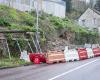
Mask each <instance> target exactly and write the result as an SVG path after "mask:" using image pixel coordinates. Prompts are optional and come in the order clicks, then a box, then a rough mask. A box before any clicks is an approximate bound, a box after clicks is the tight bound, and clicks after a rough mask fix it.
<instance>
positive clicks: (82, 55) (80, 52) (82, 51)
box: [78, 48, 88, 60]
mask: <svg viewBox="0 0 100 80" xmlns="http://www.w3.org/2000/svg"><path fill="white" fill-rule="evenodd" d="M78 55H79V59H80V60H84V59H87V58H88V55H87V51H86V49H85V48H79V49H78Z"/></svg>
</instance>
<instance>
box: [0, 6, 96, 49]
mask: <svg viewBox="0 0 100 80" xmlns="http://www.w3.org/2000/svg"><path fill="white" fill-rule="evenodd" d="M35 25H36V14H35V13H33V12H30V13H27V12H21V11H18V10H16V9H13V8H9V7H7V6H4V5H0V26H1V27H2V28H6V29H9V30H25V31H36V29H35ZM39 31H40V35H41V36H40V37H41V38H40V44H41V47H42V48H43V49H54V48H55V49H61V47H63V48H64V46H66V45H71V44H73V45H75V44H84V43H96V41H97V39H96V35H97V33H96V32H93V31H88V30H87V29H86V28H82V27H80V26H79V25H77V24H76V23H75V22H74V21H73V20H70V19H68V18H67V17H66V18H64V19H61V18H58V17H55V16H52V15H48V14H45V13H43V14H42V15H41V16H40V17H39ZM94 39H95V40H94Z"/></svg>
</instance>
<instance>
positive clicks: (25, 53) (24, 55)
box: [20, 50, 30, 62]
mask: <svg viewBox="0 0 100 80" xmlns="http://www.w3.org/2000/svg"><path fill="white" fill-rule="evenodd" d="M20 59H23V60H25V61H27V62H30V59H29V55H28V54H27V51H25V50H24V51H23V52H21V54H20Z"/></svg>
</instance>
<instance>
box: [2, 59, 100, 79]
mask: <svg viewBox="0 0 100 80" xmlns="http://www.w3.org/2000/svg"><path fill="white" fill-rule="evenodd" d="M0 80H100V57H97V58H92V59H87V60H83V61H77V62H70V63H69V62H67V63H61V64H53V65H47V64H42V65H31V66H25V67H17V68H12V69H2V70H0Z"/></svg>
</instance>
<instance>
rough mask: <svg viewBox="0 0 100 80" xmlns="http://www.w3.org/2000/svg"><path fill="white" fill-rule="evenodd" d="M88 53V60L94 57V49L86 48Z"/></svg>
mask: <svg viewBox="0 0 100 80" xmlns="http://www.w3.org/2000/svg"><path fill="white" fill-rule="evenodd" d="M86 51H87V55H88V58H93V57H94V53H93V50H92V48H86Z"/></svg>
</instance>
